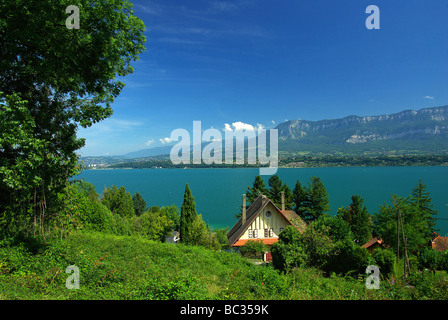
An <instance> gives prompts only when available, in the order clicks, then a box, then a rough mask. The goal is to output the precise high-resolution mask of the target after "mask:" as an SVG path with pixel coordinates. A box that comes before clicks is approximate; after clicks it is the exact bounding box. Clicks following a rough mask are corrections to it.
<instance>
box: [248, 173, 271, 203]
mask: <svg viewBox="0 0 448 320" xmlns="http://www.w3.org/2000/svg"><path fill="white" fill-rule="evenodd" d="M267 194H268V189H266V186H265V184H264V181H263V178H262V177H261V176H259V175H258V176H256V177H255V180H254V183H253V185H252V188H251V187H247V191H246V199H247V200H246V201H247V203H248V205H249V204H250V203H253V202H254V201H255V199H257V197H258V196H259V195H267Z"/></svg>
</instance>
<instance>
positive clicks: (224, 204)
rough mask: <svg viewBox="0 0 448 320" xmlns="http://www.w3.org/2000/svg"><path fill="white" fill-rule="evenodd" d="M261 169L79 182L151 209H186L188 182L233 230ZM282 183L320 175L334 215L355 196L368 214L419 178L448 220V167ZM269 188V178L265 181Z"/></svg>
mask: <svg viewBox="0 0 448 320" xmlns="http://www.w3.org/2000/svg"><path fill="white" fill-rule="evenodd" d="M258 174H259V170H258V169H243V168H241V169H117V170H85V171H84V172H83V173H82V174H81V175H80V176H79V177H78V178H85V180H86V181H88V182H90V183H92V184H93V185H95V187H96V190H97V192H98V193H99V194H102V192H103V190H104V188H105V187H110V186H112V185H116V186H118V187H120V186H125V188H126V190H127V191H129V192H130V193H131V194H134V193H135V192H136V191H138V192H140V194H141V195H142V196H143V198H144V199H145V200H146V202H147V203H148V206H166V205H172V204H174V205H176V206H178V207H179V209H180V206H181V205H182V201H183V194H184V191H185V184H186V183H188V184H189V186H190V189H191V191H192V193H193V196H194V198H195V201H196V209H197V211H198V213H199V214H202V216H203V219H204V220H206V221H208V222H209V225H210V226H211V227H215V228H221V227H232V226H233V224H234V223H235V222H236V219H235V218H234V215H235V214H236V213H238V212H239V210H240V206H241V201H242V200H241V196H242V194H243V193H245V192H246V190H247V187H248V186H252V183H253V181H254V178H255V176H256V175H258ZM277 174H278V175H279V177H280V179H281V180H282V181H283V182H284V183H287V184H288V186H289V187H290V189H291V190H293V188H294V185H295V183H296V181H297V179H299V180H300V182H301V183H302V185H306V184H308V181H309V179H310V177H312V176H319V177H320V178H321V180H322V181H323V183H324V184H325V187H326V188H327V191H328V194H329V198H330V205H331V211H330V214H335V213H336V210H337V209H338V208H339V207H346V206H348V205H349V204H350V202H351V196H352V195H353V194H359V195H361V196H362V197H363V198H364V204H365V205H366V206H367V209H368V211H369V213H370V214H373V213H375V212H377V211H378V210H379V207H380V205H381V204H383V203H384V202H387V203H389V204H390V203H391V202H390V195H391V194H397V195H399V196H407V195H408V194H409V193H410V191H411V189H412V188H413V187H414V186H415V185H416V184H417V182H418V180H419V178H421V179H422V180H423V182H424V183H425V184H426V186H427V191H429V192H430V195H431V197H432V201H433V204H434V208H435V209H436V210H438V211H439V215H438V217H439V218H445V219H448V206H447V204H448V167H342V168H280V169H278V171H277ZM263 179H264V181H265V183H266V186H267V181H268V179H269V176H264V177H263ZM437 227H438V228H439V229H440V234H441V235H445V233H448V220H438V222H437Z"/></svg>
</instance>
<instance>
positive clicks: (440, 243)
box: [432, 237, 448, 251]
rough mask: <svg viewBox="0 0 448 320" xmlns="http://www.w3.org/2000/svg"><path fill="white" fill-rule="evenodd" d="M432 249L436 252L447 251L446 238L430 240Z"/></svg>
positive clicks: (447, 242)
mask: <svg viewBox="0 0 448 320" xmlns="http://www.w3.org/2000/svg"><path fill="white" fill-rule="evenodd" d="M432 247H433V249H436V250H437V251H445V250H448V237H436V238H435V239H433V240H432Z"/></svg>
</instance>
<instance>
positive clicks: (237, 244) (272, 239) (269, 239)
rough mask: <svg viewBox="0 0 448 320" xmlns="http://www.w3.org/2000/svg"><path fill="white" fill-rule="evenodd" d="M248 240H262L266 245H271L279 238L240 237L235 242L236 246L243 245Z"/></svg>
mask: <svg viewBox="0 0 448 320" xmlns="http://www.w3.org/2000/svg"><path fill="white" fill-rule="evenodd" d="M247 241H261V242H263V243H264V244H265V245H267V246H270V245H273V244H274V243H276V242H277V241H278V238H261V239H240V240H237V241H236V242H235V244H234V245H233V246H234V247H241V246H244V245H245V244H246V242H247Z"/></svg>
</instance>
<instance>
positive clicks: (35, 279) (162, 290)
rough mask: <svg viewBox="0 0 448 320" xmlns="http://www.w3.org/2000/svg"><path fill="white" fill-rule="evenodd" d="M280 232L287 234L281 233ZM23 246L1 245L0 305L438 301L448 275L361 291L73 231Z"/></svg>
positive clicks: (361, 285)
mask: <svg viewBox="0 0 448 320" xmlns="http://www.w3.org/2000/svg"><path fill="white" fill-rule="evenodd" d="M285 230H286V229H285ZM30 248H31V247H30V245H28V244H26V243H24V242H18V243H17V242H14V241H10V242H8V243H6V242H3V243H2V245H1V246H0V297H1V298H2V299H32V300H33V299H36V300H42V299H46V300H48V299H57V300H61V299H67V300H79V299H82V300H92V299H94V300H103V299H112V300H124V299H132V300H134V299H212V300H217V299H218V300H219V299H232V300H246V299H257V300H260V299H287V300H297V299H356V300H359V299H441V300H445V299H446V296H447V293H448V288H447V284H446V283H447V279H448V278H447V275H446V274H444V273H437V274H435V275H432V273H429V272H424V273H416V274H415V275H411V277H410V278H409V280H408V281H406V282H402V281H398V280H397V281H395V282H394V283H391V282H390V281H387V280H382V281H381V286H380V289H379V290H367V289H366V287H365V280H366V279H365V278H366V276H361V278H360V279H355V278H352V277H349V278H347V277H339V276H337V275H331V276H327V277H324V276H323V273H322V271H319V270H317V269H314V268H305V267H302V268H292V269H290V270H289V272H288V273H286V274H284V273H279V272H278V271H277V270H275V269H273V268H272V267H260V266H256V265H253V264H252V263H249V262H248V261H247V260H246V259H245V258H243V257H241V256H240V255H238V254H234V253H227V252H216V251H212V250H208V249H206V248H204V247H198V246H188V245H182V244H180V245H179V244H178V245H174V244H165V243H160V242H155V241H151V240H148V239H145V238H142V237H139V236H117V235H107V234H104V233H92V232H89V233H87V232H79V231H78V232H76V233H73V234H72V235H70V236H69V237H67V238H65V239H63V240H56V239H53V240H50V241H47V243H46V245H44V246H43V245H42V244H41V245H37V246H36V247H35V249H34V250H31V249H30ZM69 265H76V266H78V267H79V269H80V289H78V290H68V289H67V288H66V287H65V281H66V279H67V277H68V274H66V273H65V269H66V268H67V266H69Z"/></svg>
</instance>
